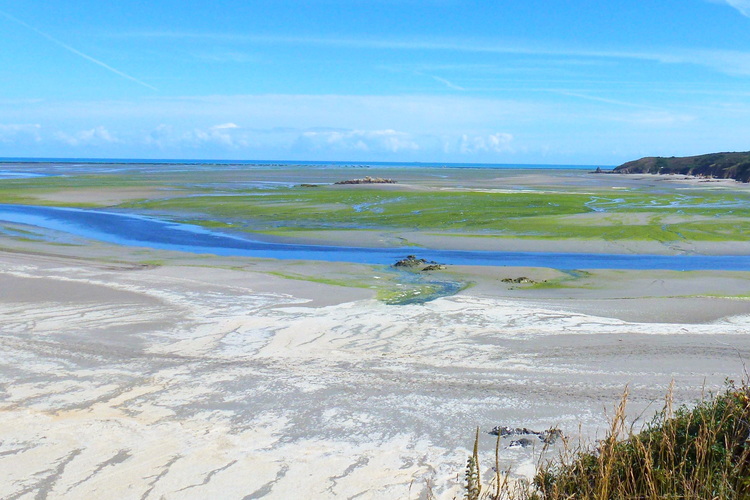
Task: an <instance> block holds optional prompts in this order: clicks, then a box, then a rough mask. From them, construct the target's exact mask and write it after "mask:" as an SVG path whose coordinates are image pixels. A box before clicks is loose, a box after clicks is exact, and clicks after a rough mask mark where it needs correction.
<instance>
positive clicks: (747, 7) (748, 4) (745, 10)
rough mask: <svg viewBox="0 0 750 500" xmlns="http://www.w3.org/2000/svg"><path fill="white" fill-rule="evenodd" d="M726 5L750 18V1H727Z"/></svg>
mask: <svg viewBox="0 0 750 500" xmlns="http://www.w3.org/2000/svg"><path fill="white" fill-rule="evenodd" d="M721 3H724V2H723V1H722V2H721ZM726 3H727V4H729V6H731V7H734V8H735V9H737V10H738V11H739V12H740V14H742V15H743V16H746V17H750V0H726Z"/></svg>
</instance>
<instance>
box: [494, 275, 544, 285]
mask: <svg viewBox="0 0 750 500" xmlns="http://www.w3.org/2000/svg"><path fill="white" fill-rule="evenodd" d="M500 281H502V282H503V283H517V284H518V283H536V281H534V280H532V279H531V278H527V277H526V276H521V277H518V278H503V279H502V280H500Z"/></svg>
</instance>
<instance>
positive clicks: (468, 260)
mask: <svg viewBox="0 0 750 500" xmlns="http://www.w3.org/2000/svg"><path fill="white" fill-rule="evenodd" d="M0 220H3V221H6V222H11V223H18V224H27V225H31V226H36V227H40V228H45V229H50V230H55V231H62V232H65V233H69V234H72V235H76V236H82V237H85V238H90V239H94V240H99V241H106V242H109V243H114V244H118V245H126V246H140V247H149V248H155V249H161V250H175V251H181V252H190V253H198V254H215V255H224V256H247V257H256V258H273V259H292V260H320V261H328V262H355V263H364V264H392V263H393V262H395V261H396V260H398V259H402V258H404V257H405V255H406V254H407V253H414V252H415V250H414V249H412V248H409V249H399V248H362V247H356V246H326V245H302V244H289V243H274V242H265V241H257V240H253V239H250V238H246V237H244V235H239V234H230V233H224V232H219V231H212V230H210V229H206V228H202V227H198V226H194V225H190V224H178V223H174V222H167V221H163V220H160V219H156V218H152V217H145V216H140V215H131V214H122V213H116V212H107V211H103V210H83V209H73V208H57V207H38V206H29V205H0ZM418 252H419V257H421V258H425V259H427V260H434V261H437V262H440V263H443V264H450V265H483V266H519V267H550V268H555V269H667V270H676V271H693V270H709V269H710V270H727V271H744V270H748V269H750V255H720V256H716V255H621V254H587V253H550V252H486V251H463V250H441V249H430V248H420V249H419V251H418Z"/></svg>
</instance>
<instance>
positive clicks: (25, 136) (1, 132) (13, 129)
mask: <svg viewBox="0 0 750 500" xmlns="http://www.w3.org/2000/svg"><path fill="white" fill-rule="evenodd" d="M41 128H42V127H41V125H39V124H38V123H23V124H15V123H11V124H2V123H0V142H4V143H13V142H20V141H28V140H31V141H33V142H39V141H40V140H41V136H40V134H39V131H40V129H41Z"/></svg>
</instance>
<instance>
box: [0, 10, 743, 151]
mask: <svg viewBox="0 0 750 500" xmlns="http://www.w3.org/2000/svg"><path fill="white" fill-rule="evenodd" d="M0 44H2V50H0V157H70V158H149V159H235V160H311V161H357V162H366V161H404V162H415V161H417V162H446V163H518V164H525V163H536V164H540V163H544V164H591V165H596V164H601V165H617V164H620V163H623V162H625V161H629V160H632V159H636V158H640V157H642V156H686V155H694V154H702V153H709V152H717V151H747V150H750V0H658V1H657V0H642V1H638V2H624V1H621V0H620V1H609V0H600V1H593V0H567V1H564V2H563V1H551V0H500V1H498V0H495V1H480V0H241V1H235V0H223V1H221V2H217V1H215V0H214V1H207V0H180V1H177V0H153V1H152V2H133V1H118V0H112V1H109V2H102V1H100V0H97V1H92V0H76V1H75V2H71V1H70V0H65V1H64V0H43V1H41V0H12V1H9V0H0Z"/></svg>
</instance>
